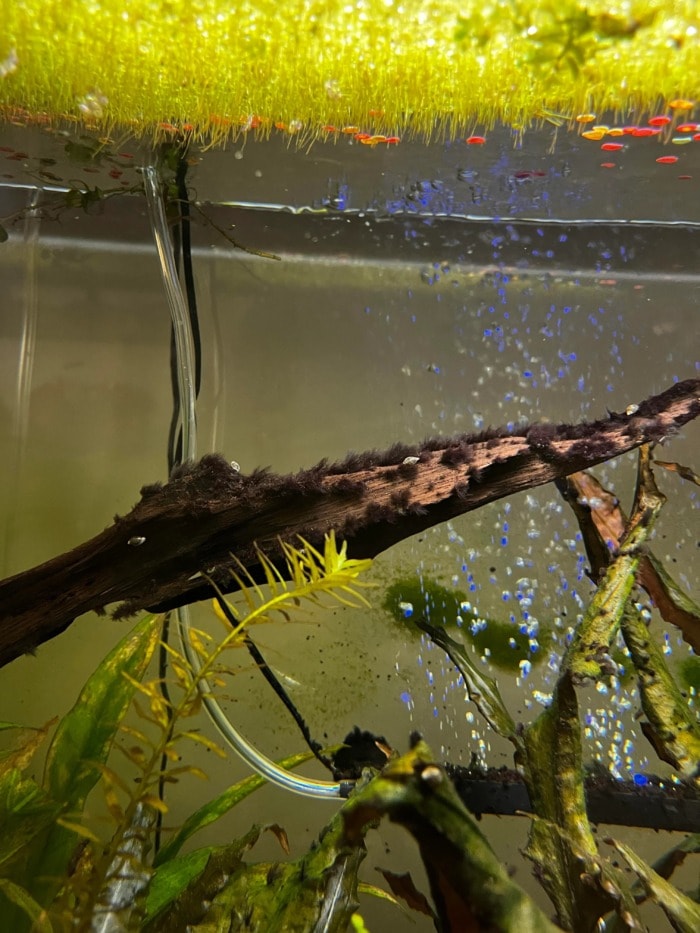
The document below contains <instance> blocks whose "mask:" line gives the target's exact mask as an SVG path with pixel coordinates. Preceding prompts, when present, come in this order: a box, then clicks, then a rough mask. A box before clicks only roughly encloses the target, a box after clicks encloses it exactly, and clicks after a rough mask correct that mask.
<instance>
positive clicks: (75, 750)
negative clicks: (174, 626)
mask: <svg viewBox="0 0 700 933" xmlns="http://www.w3.org/2000/svg"><path fill="white" fill-rule="evenodd" d="M159 635H160V625H159V624H158V618H157V617H156V616H152V615H149V616H146V617H145V618H144V619H142V620H141V622H139V623H138V625H137V626H136V627H135V628H134V629H133V631H132V632H130V633H129V635H127V636H126V638H124V639H123V640H122V641H120V642H119V644H118V645H117V646H116V648H114V650H113V651H111V652H110V654H108V655H107V657H106V658H105V659H104V660H103V661H102V663H101V664H100V666H99V667H98V668H97V670H96V671H95V673H94V674H93V675H92V676H91V677H90V679H89V680H88V682H87V683H86V684H85V686H84V687H83V689H82V691H81V693H80V696H79V697H78V700H77V702H76V703H75V706H74V707H73V709H72V710H70V712H69V713H67V715H66V716H64V718H63V719H62V720H61V722H60V723H59V726H58V729H57V730H56V734H55V736H54V738H53V741H52V743H51V746H50V748H49V752H48V755H47V758H46V769H45V772H44V786H45V788H46V790H47V791H48V792H49V793H50V795H51V796H52V797H53V798H54V800H58V801H62V802H64V803H66V804H67V805H68V806H69V807H70V808H71V809H82V806H83V804H84V802H85V798H86V797H87V795H88V794H89V792H90V791H91V790H92V788H93V787H94V786H95V783H96V782H97V780H98V778H99V776H100V772H99V770H98V769H97V768H96V767H95V766H94V765H93V764H88V763H87V762H101V763H104V762H106V761H107V757H108V755H109V752H110V749H111V747H112V742H113V741H114V736H115V733H116V731H117V729H118V727H119V723H120V722H121V721H122V719H123V718H124V716H125V715H126V712H127V710H128V709H129V705H130V703H131V699H132V696H133V693H134V687H133V686H132V685H131V684H130V683H129V682H128V680H127V679H126V677H124V674H128V675H129V676H130V677H132V678H134V680H137V681H140V680H141V678H142V677H143V675H144V673H145V671H146V669H147V667H148V665H149V663H150V660H151V657H152V655H153V651H154V649H155V647H156V645H157V643H158V638H159Z"/></svg>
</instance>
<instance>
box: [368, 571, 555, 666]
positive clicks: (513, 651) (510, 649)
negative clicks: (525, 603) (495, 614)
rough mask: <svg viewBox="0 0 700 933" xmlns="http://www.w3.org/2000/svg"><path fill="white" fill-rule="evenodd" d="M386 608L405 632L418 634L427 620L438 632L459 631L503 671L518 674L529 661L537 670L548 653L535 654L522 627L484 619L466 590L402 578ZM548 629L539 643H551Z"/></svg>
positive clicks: (385, 602) (424, 579)
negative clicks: (476, 610) (440, 629)
mask: <svg viewBox="0 0 700 933" xmlns="http://www.w3.org/2000/svg"><path fill="white" fill-rule="evenodd" d="M382 608H384V609H385V610H386V611H387V612H388V613H389V614H390V615H391V617H392V618H393V619H394V621H395V622H396V623H397V624H399V625H401V626H402V628H403V629H404V631H408V632H412V633H415V634H417V633H418V632H419V631H420V630H421V629H422V625H421V624H420V623H419V620H425V621H426V622H427V623H428V624H429V625H430V626H431V627H433V628H435V629H439V628H443V629H449V630H454V631H459V632H460V633H461V634H462V637H463V638H464V639H465V640H466V641H468V642H469V643H470V644H471V645H472V646H473V647H474V649H475V650H476V651H477V652H478V653H479V654H480V655H484V654H486V655H487V656H488V659H489V664H492V665H493V666H494V667H496V668H498V669H499V670H501V671H507V672H509V673H513V674H518V673H519V672H520V670H521V664H522V662H524V661H527V662H528V663H529V664H530V665H531V666H532V667H536V666H537V665H538V664H541V663H542V662H543V661H544V660H545V654H546V652H544V651H542V650H541V649H539V650H536V651H533V650H532V646H531V643H530V636H529V635H528V634H527V633H524V632H522V631H520V628H519V627H518V625H516V624H513V623H510V622H501V621H499V620H498V619H488V618H484V617H483V616H480V615H479V614H478V613H477V612H475V611H474V609H473V608H472V606H471V603H470V602H469V599H468V597H467V595H466V593H464V592H463V591H462V590H459V589H450V588H448V587H446V586H443V585H442V584H441V583H438V582H437V581H436V580H433V579H431V578H430V577H419V576H417V575H413V576H406V577H402V578H401V579H399V580H396V581H395V582H394V583H392V584H391V585H390V586H389V587H388V588H387V590H386V592H385V594H384V599H383V600H382ZM547 638H548V629H547V628H546V627H545V626H542V625H540V628H539V635H538V640H540V641H542V640H547Z"/></svg>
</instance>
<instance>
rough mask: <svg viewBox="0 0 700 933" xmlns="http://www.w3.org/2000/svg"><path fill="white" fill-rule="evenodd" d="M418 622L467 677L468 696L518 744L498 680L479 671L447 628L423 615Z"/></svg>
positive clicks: (499, 732)
mask: <svg viewBox="0 0 700 933" xmlns="http://www.w3.org/2000/svg"><path fill="white" fill-rule="evenodd" d="M416 625H417V626H418V627H419V628H420V629H422V630H423V631H424V632H426V633H427V634H428V635H429V636H430V637H431V638H432V640H433V641H434V642H435V644H436V645H439V646H440V647H441V648H442V650H443V651H445V652H446V653H447V655H448V656H449V658H450V660H451V661H452V663H453V664H454V665H455V667H456V668H457V670H458V671H459V672H460V674H461V675H462V677H464V683H465V684H466V687H467V692H468V693H469V699H470V700H471V701H472V702H473V703H474V704H475V705H476V707H477V709H478V710H479V712H480V713H481V715H482V716H483V717H484V718H485V719H486V720H487V722H488V724H489V725H490V726H491V728H492V729H493V730H494V731H495V732H498V734H499V735H502V736H504V738H506V739H510V740H511V741H512V742H515V743H516V744H518V741H519V740H518V738H517V728H516V725H515V722H514V720H513V717H512V716H511V715H510V713H509V712H508V710H507V708H506V705H505V703H504V702H503V700H502V698H501V694H500V692H499V690H498V686H497V684H496V681H495V680H492V679H491V678H490V677H487V675H486V674H484V673H483V672H482V671H480V670H479V668H478V667H477V666H476V665H475V664H474V662H473V661H472V659H471V658H470V657H469V655H468V653H467V651H466V649H465V647H464V645H460V643H459V642H457V641H455V640H454V638H451V637H450V636H449V635H448V634H447V632H446V631H445V630H444V629H442V628H436V627H435V626H434V625H430V624H429V623H428V622H426V621H425V620H423V619H417V620H416Z"/></svg>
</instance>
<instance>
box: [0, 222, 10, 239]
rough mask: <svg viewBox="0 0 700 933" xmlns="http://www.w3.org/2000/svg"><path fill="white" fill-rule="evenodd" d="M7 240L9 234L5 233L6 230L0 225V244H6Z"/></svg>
mask: <svg viewBox="0 0 700 933" xmlns="http://www.w3.org/2000/svg"><path fill="white" fill-rule="evenodd" d="M9 238H10V234H9V233H8V232H7V230H6V229H5V228H4V227H3V225H2V224H0V243H7V241H8V240H9Z"/></svg>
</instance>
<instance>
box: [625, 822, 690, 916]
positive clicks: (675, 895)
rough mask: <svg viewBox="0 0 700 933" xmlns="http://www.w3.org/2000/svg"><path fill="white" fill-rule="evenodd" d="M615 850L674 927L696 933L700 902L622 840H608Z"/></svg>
mask: <svg viewBox="0 0 700 933" xmlns="http://www.w3.org/2000/svg"><path fill="white" fill-rule="evenodd" d="M610 842H611V844H612V845H614V846H615V848H616V849H617V851H618V852H619V853H620V854H621V855H622V856H623V857H624V859H625V860H626V861H627V863H628V864H629V866H630V868H631V869H632V870H633V871H634V872H635V873H636V874H637V875H638V876H639V879H640V880H641V882H642V884H643V885H644V887H645V888H646V890H647V892H648V893H649V894H650V895H651V897H653V899H654V900H655V901H656V903H657V904H658V905H659V906H660V907H662V908H663V910H664V912H665V913H666V915H667V916H668V918H669V920H670V921H671V923H672V924H673V927H674V929H676V930H678V931H679V933H697V931H698V930H700V904H696V903H695V901H692V900H691V899H690V898H689V897H687V896H686V895H685V894H683V893H682V892H681V891H679V890H678V888H676V887H674V885H672V884H671V883H670V882H669V881H666V880H665V878H662V877H661V875H659V874H657V873H656V872H655V871H654V869H653V868H650V867H649V866H648V865H647V863H646V862H645V861H644V859H641V858H640V857H639V856H638V855H637V853H636V852H635V851H634V850H633V849H631V848H630V847H629V846H626V845H624V844H623V843H622V842H617V841H616V840H614V839H613V840H610Z"/></svg>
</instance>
